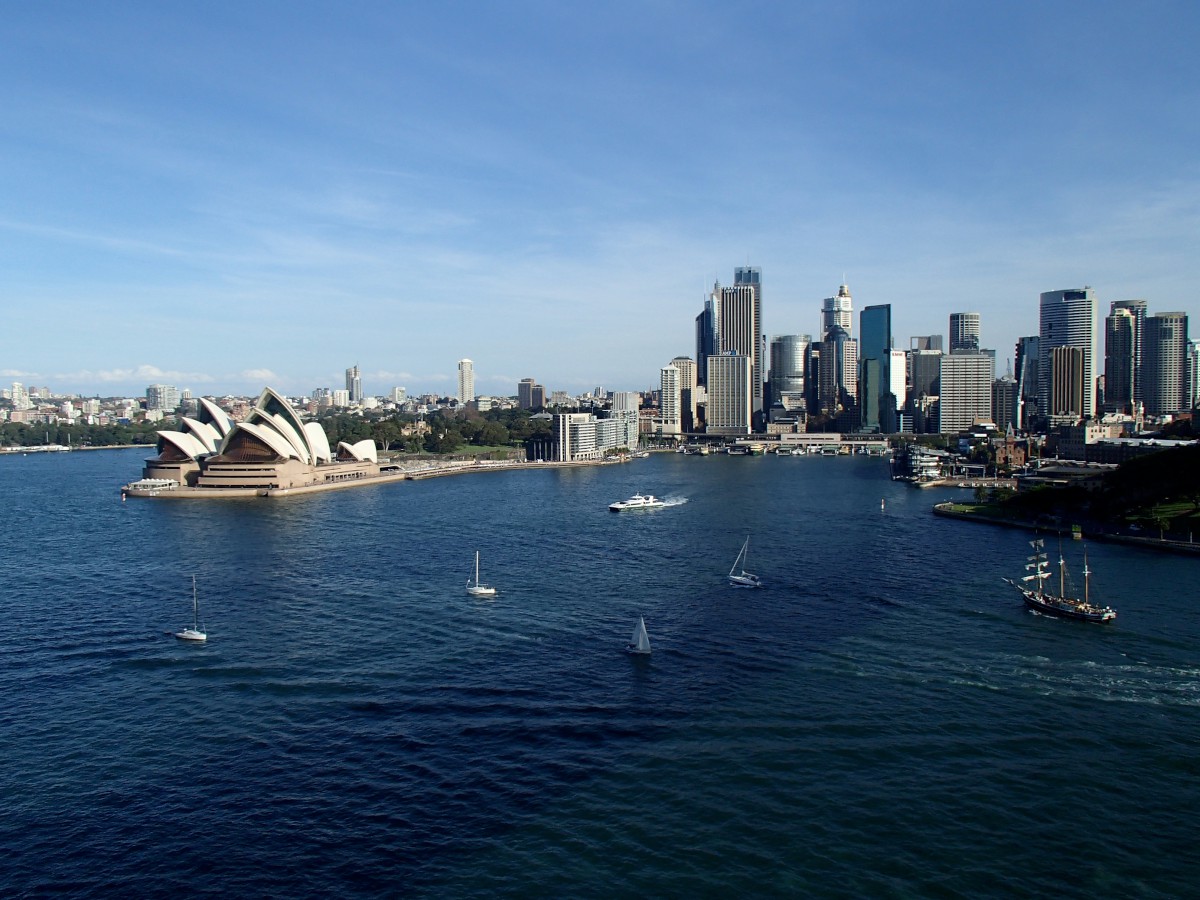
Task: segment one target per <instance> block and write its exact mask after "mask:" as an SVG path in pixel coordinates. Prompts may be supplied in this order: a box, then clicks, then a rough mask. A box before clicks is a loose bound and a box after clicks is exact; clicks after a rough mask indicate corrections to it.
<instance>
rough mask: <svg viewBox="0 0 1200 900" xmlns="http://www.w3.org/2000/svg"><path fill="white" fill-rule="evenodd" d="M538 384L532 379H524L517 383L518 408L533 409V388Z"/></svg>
mask: <svg viewBox="0 0 1200 900" xmlns="http://www.w3.org/2000/svg"><path fill="white" fill-rule="evenodd" d="M535 384H536V382H535V381H534V380H533V379H532V378H522V379H521V380H520V381H518V382H517V406H519V407H521V409H533V388H534V385H535Z"/></svg>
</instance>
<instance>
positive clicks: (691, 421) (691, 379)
mask: <svg viewBox="0 0 1200 900" xmlns="http://www.w3.org/2000/svg"><path fill="white" fill-rule="evenodd" d="M671 365H673V366H674V367H675V368H676V369H678V370H679V398H680V407H679V409H680V420H681V422H682V424H683V430H684V431H685V432H688V431H695V430H696V363H695V362H694V361H693V360H692V359H691V358H690V357H687V356H677V357H675V358H674V359H673V360H671Z"/></svg>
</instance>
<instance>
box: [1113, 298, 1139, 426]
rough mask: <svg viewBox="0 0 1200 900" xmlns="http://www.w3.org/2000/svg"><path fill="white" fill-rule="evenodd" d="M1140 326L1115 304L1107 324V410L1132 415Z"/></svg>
mask: <svg viewBox="0 0 1200 900" xmlns="http://www.w3.org/2000/svg"><path fill="white" fill-rule="evenodd" d="M1136 328H1137V322H1136V320H1135V319H1134V317H1133V313H1132V312H1130V311H1129V310H1128V309H1124V308H1118V307H1117V305H1116V304H1115V303H1114V304H1113V309H1112V312H1111V314H1109V315H1108V316H1107V317H1106V318H1105V320H1104V410H1105V412H1117V413H1132V412H1133V410H1134V404H1135V403H1136V402H1137V401H1136V399H1135V397H1134V385H1135V384H1136V383H1137V377H1138V364H1137V348H1138V344H1139V343H1140V342H1139V340H1138V336H1137V334H1136Z"/></svg>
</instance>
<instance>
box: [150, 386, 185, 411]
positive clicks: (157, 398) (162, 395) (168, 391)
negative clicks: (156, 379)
mask: <svg viewBox="0 0 1200 900" xmlns="http://www.w3.org/2000/svg"><path fill="white" fill-rule="evenodd" d="M178 408H179V389H178V388H176V387H175V385H173V384H152V385H150V386H149V387H148V388H146V409H161V410H164V411H167V412H170V411H172V410H175V409H178Z"/></svg>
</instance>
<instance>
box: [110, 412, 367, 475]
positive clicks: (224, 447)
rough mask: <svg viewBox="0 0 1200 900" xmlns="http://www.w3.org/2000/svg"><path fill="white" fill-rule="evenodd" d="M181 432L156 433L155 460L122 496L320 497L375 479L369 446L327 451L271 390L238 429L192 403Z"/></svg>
mask: <svg viewBox="0 0 1200 900" xmlns="http://www.w3.org/2000/svg"><path fill="white" fill-rule="evenodd" d="M182 422H183V426H184V430H183V431H160V432H159V433H158V446H157V450H158V455H157V456H154V457H152V458H150V459H147V460H146V466H145V468H144V469H143V470H142V476H143V477H142V480H141V481H135V482H133V483H132V484H130V485H126V487H125V488H124V491H125V493H127V494H130V495H134V496H140V495H158V494H162V493H170V494H172V495H175V496H193V497H194V496H247V495H260V494H269V493H272V492H275V491H281V492H288V491H294V490H320V489H322V488H331V487H340V486H348V483H352V482H360V481H361V480H363V479H369V478H378V477H380V467H379V459H378V455H377V451H376V449H375V442H374V441H372V440H365V441H359V442H358V443H356V444H348V443H346V442H342V443H340V444H338V447H337V452H336V453H334V452H332V451H331V450H330V447H329V440H328V438H327V437H326V436H325V430H324V429H323V428H322V427H321V425H320V423H318V422H302V421H301V420H300V416H299V415H297V413H296V410H295V409H293V408H292V406H291V404H289V403H288V402H287V400H285V399H284V398H283V397H281V396H280V395H279V394H277V393H276V392H275V391H273V390H271V388H266V389H265V390H263V392H262V395H261V396H260V397H259V398H258V401H257V402H256V403H255V404H254V408H253V409H252V410H251V412H250V414H249V415H248V416H246V418H245V421H242V422H235V421H234V420H233V419H231V418H230V417H229V415H228V414H227V413H226V412H225V411H224V410H223V409H221V408H220V407H219V406H217V405H216V404H215V403H213V402H212V401H210V400H205V399H201V400H200V401H199V412H198V414H197V415H196V417H195V418H191V417H188V416H184V417H183V419H182Z"/></svg>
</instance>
